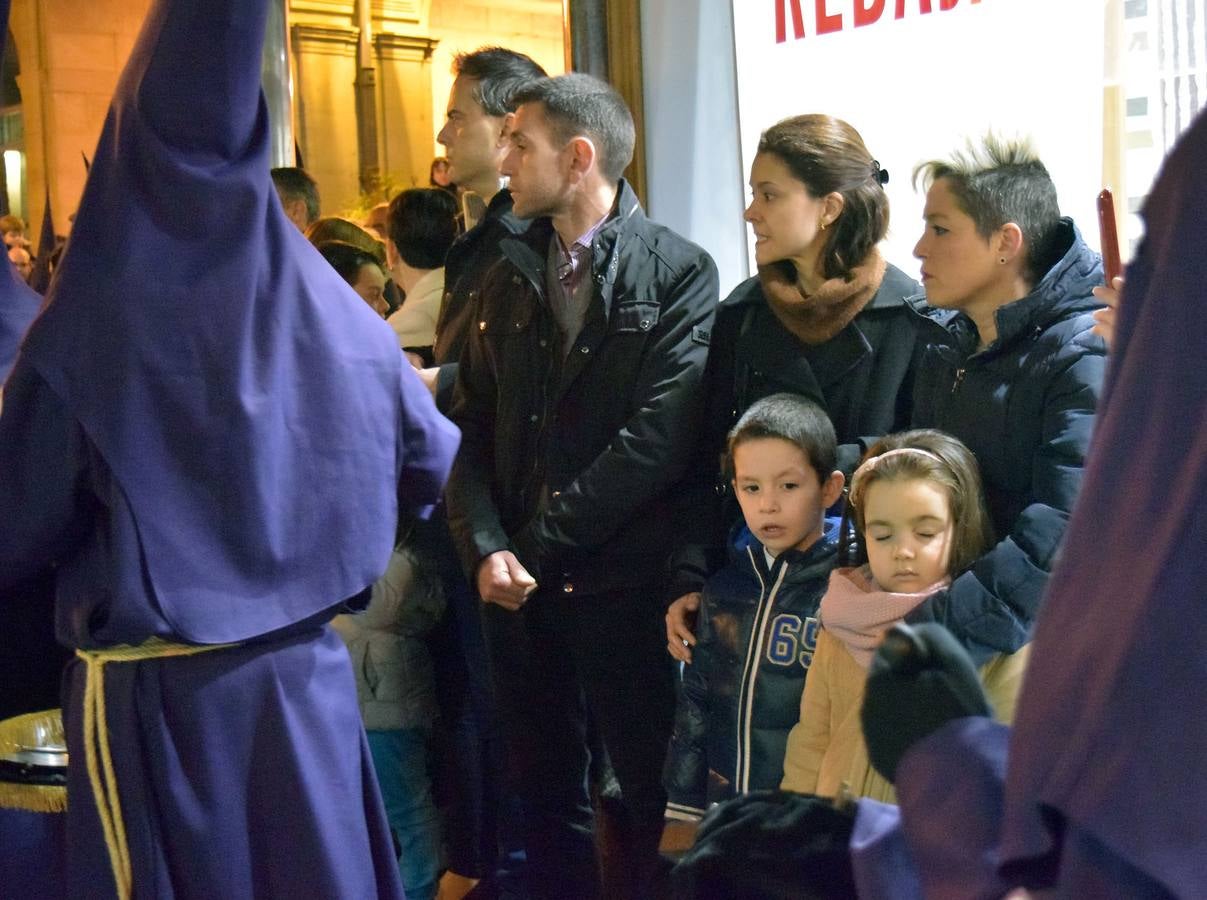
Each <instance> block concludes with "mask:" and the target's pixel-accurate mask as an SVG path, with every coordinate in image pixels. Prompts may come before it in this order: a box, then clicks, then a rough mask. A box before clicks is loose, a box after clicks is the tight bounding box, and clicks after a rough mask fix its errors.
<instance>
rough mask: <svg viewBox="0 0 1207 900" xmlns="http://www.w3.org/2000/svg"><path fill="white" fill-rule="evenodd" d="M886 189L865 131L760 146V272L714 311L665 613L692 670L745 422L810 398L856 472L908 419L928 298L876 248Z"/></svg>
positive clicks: (792, 136) (814, 120)
mask: <svg viewBox="0 0 1207 900" xmlns="http://www.w3.org/2000/svg"><path fill="white" fill-rule="evenodd" d="M887 180H888V173H887V172H886V171H885V170H884V169H883V168H881V166H880V164H879V163H878V162H877V161H876V160H875V159H873V158H872V155H871V153H870V152H869V151H868V149H867V147H866V146H865V145H864V143H863V139H862V138H861V137H860V135H859V132H857V131H856V130H855V129H854V128H852V127H851V126H850V125H849V124H847V123H846V122H844V121H842V120H841V119H836V118H834V117H832V116H825V115H816V114H814V115H803V116H794V117H792V118H789V119H784V120H783V121H781V122H779V123H777V124H775V125H773V126H772V127H771V128H769V129H767V131H765V132H764V133H763V135H762V137H761V139H760V140H759V148H758V153H757V155H756V156H755V159H754V162H753V164H752V165H751V170H750V190H751V193H752V196H751V200H750V205H749V206H748V207H747V208H746V214H745V218H746V221H747V222H748V223H750V226H751V229H752V230H753V232H754V238H755V251H754V252H755V261H756V262H757V263H758V266H759V273H758V275H757V276H755V277H753V278H750V279H748V280H747V281H745V282H743V283H742V284H740V285H738V287H737V288H735V289H734V290H733V292H732V293H730V295H729V296H728V297H726V298H725V300H724V301H722V303H721V306H720V307H719V308H718V310H717V324H716V328H715V329H714V331H713V336H712V348H711V350H710V351H709V359H708V373H707V390H706V393H707V396H708V398H709V407H708V413H707V416H706V419H705V423H704V432H703V434H702V435H701V437H700V439H699V440H698V441H697V446H698V448H699V450H698V453H697V457H696V461H695V465H694V467H693V468H694V472H695V477H694V478H693V483H692V488H691V490H690V492H689V493H688V495H687V496H686V497H685V500H684V505H685V510H686V511H685V514H684V519H685V521H690V522H692V523H693V525H694V527H693V532H694V534H693V538H692V541H691V542H690V544H689V545H688V548H687V551H686V552H684V553H683V554H682V555H681V556H680V558H679V559H677V560H674V561H673V572H672V587H671V592H670V596H671V597H677V598H678V599H677V600H675V602H674V603H672V604H671V606H670V608H669V609H668V611H667V616H666V635H667V642H668V643H667V646H668V649H669V650H670V653H671V655H672V656H674V657H675V658H676V659H679V660H683V661H690V660H691V655H692V654H691V647H692V645H693V644H694V643H695V640H696V638H695V635H694V634H693V633H692V624H691V623H692V620H693V619H694V615H695V611H696V610H697V609H698V608H699V603H700V595H699V593H698V591H699V586H700V585H701V584H703V581H704V579H705V578H706V577H707V576H708V575H710V574H711V573H713V572H715V571H717V570H718V569H719V568H720V567H721V566H722V565H724V563H725V561H726V559H727V558H728V555H729V551H728V550H727V545H728V543H729V541H728V536H729V531H730V528H731V526H733V525H735V524H736V523H737V522H738V519H739V516H738V511H737V508H736V505H735V504H734V501H733V494H732V492H731V491H730V490H729V488H728V486H727V485H725V484H724V483H722V482H721V480H720V478H719V475H720V473H719V469H718V466H717V460H718V459H720V456H721V453H722V450H723V449H724V446H725V435H726V433H727V432H728V431H729V429H730V428H731V427H732V426H733V423H734V422H735V421H736V420H737V419H738V417H739V416H740V415H741V414H742V413H743V412H744V411H745V410H746V409H747V408H748V407H749V406H750V405H751V404H752V403H754V402H755V401H756V400H758V399H760V398H761V397H765V396H768V395H770V394H774V393H777V392H781V391H786V392H789V393H793V394H797V395H799V396H801V397H805V398H806V399H809V400H812V401H813V402H814V403H817V404H818V405H819V406H821V408H822V409H823V410H825V412H826V414H827V415H828V416H829V418H830V420H831V421H832V422H833V423H834V429H835V431H836V433H837V436H838V444H839V447H838V468H839V469H841V470H842V471H843V472H844V473H847V474H849V473H850V472H851V471H852V470H853V469H854V468H855V466H856V464H857V463H858V462H859V459H860V457H861V456H862V455H863V451H864V450H865V449H866V447H867V445H868V444H869V443H870V441H871V440H874V439H875V438H878V437H880V436H881V435H884V434H887V433H888V432H890V431H897V430H900V429H902V428H904V427H906V426H907V425H908V423H909V415H910V406H911V394H910V388H911V385H912V382H913V373H914V367H915V363H916V358H917V356H918V353H919V351H920V349H921V345H920V343H919V342H918V337H917V332H918V328H917V324H916V322H915V319H916V318H917V317H916V316H915V315H914V314H913V312H912V311H911V309H910V307H909V306H908V305H907V304H906V302H905V301H906V298H907V297H910V296H913V295H915V294H919V293H920V292H921V288H920V287H919V285H918V283H917V282H915V281H914V280H913V279H912V278H910V277H909V276H907V275H906V274H905V273H903V272H902V271H901V270H900V269H898V268H897V267H896V266H893V265H891V264H889V263H887V262H885V260H884V259H883V258H882V257H881V255H880V251H879V250H878V249H877V245H878V244H879V243H880V241H881V240H883V238H884V235H885V233H886V231H887V230H888V223H889V205H888V197H887V195H886V194H885V192H884V184H885V183H886V182H887Z"/></svg>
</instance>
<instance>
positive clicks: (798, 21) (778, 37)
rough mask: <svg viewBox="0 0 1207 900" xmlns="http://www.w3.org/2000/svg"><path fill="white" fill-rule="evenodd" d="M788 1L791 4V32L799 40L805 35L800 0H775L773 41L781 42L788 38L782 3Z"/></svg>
mask: <svg viewBox="0 0 1207 900" xmlns="http://www.w3.org/2000/svg"><path fill="white" fill-rule="evenodd" d="M785 3H790V4H791V6H792V33H793V34H794V35H795V36H796V39H797V40H798V41H799V40H800V39H801V38H803V37H804V36H805V17H804V16H802V15H801V11H800V0H775V42H776V43H777V44H782V43H784V41H786V40H788V29H787V23H786V22H785V21H784V19H785V18H786V15H785V12H784V4H785Z"/></svg>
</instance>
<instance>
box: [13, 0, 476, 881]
mask: <svg viewBox="0 0 1207 900" xmlns="http://www.w3.org/2000/svg"><path fill="white" fill-rule="evenodd" d="M266 8H267V2H266V0H208V2H205V3H199V2H195V0H193V2H189V0H159V2H156V3H155V4H154V5H153V7H152V9H151V11H150V12H149V14H148V17H147V20H146V22H145V24H144V26H143V30H142V33H141V35H140V37H139V39H138V42H137V43H136V45H135V47H134V49H133V52H132V54H131V56H130V59H129V62H128V64H127V66H126V69H125V71H124V73H123V75H122V78H121V80H120V82H119V85H118V89H117V92H116V94H115V96H114V99H113V103H112V106H111V108H110V111H109V115H108V118H107V119H106V122H105V126H104V130H103V133H102V135H101V139H100V143H99V145H98V147H97V150H96V154H95V157H94V161H93V164H92V168H91V171H90V175H89V179H88V183H87V185H86V188H85V191H84V196H83V199H82V200H81V203H80V207H79V212H78V215H77V218H76V222H75V227H74V229H73V233H72V237H71V242H70V245H69V247H68V249H67V251H66V253H65V254H64V257H63V260H62V263H61V266H60V268H59V270H58V272H57V275H56V278H55V283H54V285H53V286H52V288H51V291H50V294H49V296H48V298H47V308H46V310H45V313H44V314H43V315H42V316H40V317H39V318H38V320H37V322H36V323H35V324H34V326H33V327H32V328H31V329H30V331H29V333H28V336H27V338H26V342H25V345H24V350H23V352H22V355H21V357H20V360H19V362H18V364H17V366H16V368H15V369H14V371H13V374H12V377H11V378H10V379H9V382H8V385H7V389H6V395H5V406H4V410H3V414H2V415H0V473H2V476H0V479H2V480H0V589H3V588H4V587H5V586H6V585H8V584H11V583H14V582H16V581H17V580H18V579H22V578H25V577H28V576H30V575H32V574H35V573H38V572H41V571H43V570H45V569H46V568H47V567H48V566H49V567H53V569H54V573H55V575H54V577H55V594H56V598H55V617H56V628H57V634H58V639H59V640H60V642H62V643H63V644H65V645H67V646H70V647H73V648H85V649H95V648H107V647H111V646H113V645H120V644H127V645H138V644H141V643H143V642H144V641H146V640H147V639H148V638H151V637H157V638H161V639H163V640H166V641H171V642H174V643H189V644H200V645H205V644H224V643H231V642H238V646H236V647H233V648H225V649H219V650H213V651H211V652H205V653H201V654H198V655H195V656H188V657H177V658H158V659H148V660H143V661H140V662H125V663H112V664H110V665H108V666H107V667H106V670H105V671H106V680H105V691H104V696H105V699H106V705H107V708H108V711H107V716H106V719H107V730H108V741H109V744H110V746H111V748H112V753H113V757H114V765H115V769H116V777H115V781H116V784H117V790H118V795H119V797H120V800H121V806H122V809H123V820H124V825H125V829H126V832H127V835H128V844H129V852H130V859H131V868H132V883H133V886H134V896H136V897H175V898H182V897H193V896H196V897H249V896H253V895H255V896H270V895H271V896H288V895H291V894H292V895H295V896H299V897H302V896H330V897H337V896H338V897H372V896H385V897H397V896H401V886H400V884H399V880H398V871H397V866H396V863H395V860H394V853H393V849H392V846H391V841H390V836H389V832H388V829H387V826H386V824H385V819H384V815H383V813H382V809H381V802H380V799H379V797H378V791H377V784H376V781H375V779H374V777H373V773H372V769H371V764H370V760H369V756H368V753H367V749H366V746H365V741H364V736H363V731H362V729H361V725H360V718H359V712H358V709H357V705H356V695H355V688H354V684H353V679H352V673H351V670H350V667H349V665H348V660H347V654H346V652H345V651H344V648H343V645H342V643H341V642H340V641H339V639H338V637H336V636H335V635H334V633H333V632H332V631H331V630H330V629H329V628H328V627H326V625H325V623H326V621H327V620H328V619H329V618H330V617H331V615H332V614H333V612H334V610H335V609H336V608H337V607H338V606H339V605H341V604H342V603H343V602H344V601H345V600H347V599H348V598H351V597H354V596H355V595H357V594H359V593H360V592H361V591H363V590H364V589H365V588H367V587H368V586H369V585H370V584H371V583H372V582H373V581H374V580H375V579H376V578H377V577H378V576H379V575H380V574H381V572H382V571H383V570H384V569H385V566H386V562H387V558H388V556H389V553H390V549H391V547H392V545H393V541H394V536H395V530H396V526H397V523H398V516H399V511H400V508H401V509H402V510H404V511H409V512H412V513H418V514H424V513H425V512H426V510H427V509H428V508H429V507H430V505H431V504H434V503H435V502H436V501H437V499H438V497H439V493H440V490H441V488H442V486H443V482H444V479H445V477H446V476H447V473H448V470H449V467H450V466H451V462H452V457H453V455H454V453H455V450H456V445H457V432H456V429H455V428H454V427H453V426H452V425H451V424H450V423H448V422H447V421H446V420H445V419H443V417H441V416H440V415H439V414H438V413H437V411H436V409H435V406H434V404H433V402H432V400H431V397H430V396H429V394H428V393H427V391H426V389H425V388H424V387H423V386H422V384H421V383H420V381H419V379H418V378H417V377H416V376H415V374H414V373H413V372H412V371H411V370H410V368H409V366H407V365H405V362H404V360H403V359H402V357H401V354H400V352H399V350H398V347H397V344H396V343H395V340H394V336H393V332H392V331H391V329H390V328H389V326H388V325H386V324H385V322H384V321H381V320H380V319H377V318H376V317H375V316H374V315H373V313H372V311H371V310H370V309H369V308H368V307H367V306H366V305H365V304H364V303H363V301H361V300H360V298H359V297H357V296H356V295H355V294H354V293H353V292H352V291H351V289H350V288H348V287H347V285H346V284H344V282H343V280H342V279H341V278H340V277H339V276H338V275H337V274H336V273H335V272H334V271H333V270H332V269H331V268H330V267H329V266H328V265H327V264H326V262H325V261H324V260H323V259H322V258H321V257H320V256H319V255H318V254H317V253H316V252H315V251H314V250H313V248H311V247H310V245H309V244H308V243H307V242H306V241H305V240H304V238H303V237H302V236H301V234H299V233H298V232H297V230H296V229H295V228H294V227H293V226H292V225H291V224H290V223H289V222H288V221H287V220H286V218H285V216H284V213H283V212H282V210H281V208H280V203H279V201H278V199H277V195H276V193H275V191H274V190H273V187H272V183H271V180H270V178H269V174H268V170H269V157H268V132H267V128H268V118H267V114H266V108H265V105H264V102H263V99H262V97H261V94H260V86H259V85H260V81H259V70H260V48H261V44H262V40H263V35H264V27H265V17H266V12H267V9H266ZM47 613H48V614H49V610H48V611H47ZM84 670H85V667H84V665H83V663H81V662H75V663H73V664H72V665H71V666H70V667H69V669H68V673H67V676H66V678H65V680H64V697H63V705H64V720H65V724H66V726H67V732H68V746H69V750H70V754H71V759H72V763H71V765H70V766H69V772H68V798H69V799H68V806H69V809H68V833H67V857H68V859H67V891H68V893H69V894H71V895H73V896H89V897H103V896H111V895H112V894H113V892H114V890H115V888H114V884H115V882H114V878H113V874H112V872H113V868H112V866H111V862H110V858H109V854H108V853H107V851H106V846H105V842H104V840H103V839H102V836H101V829H100V823H99V820H98V817H97V813H96V807H95V804H94V796H93V791H92V789H91V786H90V781H89V778H88V776H87V774H86V772H85V767H84V766H83V764H82V763H83V761H84V758H85V753H84V749H83V747H84V736H83V731H82V722H81V706H82V693H83V690H84V684H85V671H84Z"/></svg>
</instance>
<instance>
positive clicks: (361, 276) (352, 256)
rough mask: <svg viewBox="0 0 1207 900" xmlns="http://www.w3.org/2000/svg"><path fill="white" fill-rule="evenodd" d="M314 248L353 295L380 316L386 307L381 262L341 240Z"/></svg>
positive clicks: (384, 278)
mask: <svg viewBox="0 0 1207 900" xmlns="http://www.w3.org/2000/svg"><path fill="white" fill-rule="evenodd" d="M315 249H317V250H318V252H319V254H320V255H321V256H322V257H323V259H325V260H327V262H329V263H330V264H331V268H333V269H335V271H336V272H338V273H339V277H340V278H342V279H344V281H346V282H347V283H348V286H349V287H351V288H352V290H354V291H356V294H357V296H358V297H360V298H361V299H362V300H364V301H365V303H367V304H369V308H370V309H371V310H373V312H375V313H377V314H378V315H379V316H381V317H382V318H383V319H384V318H385V316H386V311H387V309H388V307H387V305H386V299H385V286H386V273H385V272H384V271H382V268H381V264H380V263H378V262H377V260H376V259H374V258H373V257H372V256H371V255H370V254H368V253H366V252H365V251H364V250H361V249H360V248H359V247H353V246H352V245H351V244H345V243H344V242H343V241H327V242H325V243H322V244H319V245H318V246H317V247H316V248H315Z"/></svg>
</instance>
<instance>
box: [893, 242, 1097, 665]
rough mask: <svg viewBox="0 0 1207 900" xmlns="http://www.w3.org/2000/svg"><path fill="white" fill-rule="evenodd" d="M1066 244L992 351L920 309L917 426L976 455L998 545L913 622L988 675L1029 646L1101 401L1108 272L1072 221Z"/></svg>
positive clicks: (963, 319) (966, 322)
mask: <svg viewBox="0 0 1207 900" xmlns="http://www.w3.org/2000/svg"><path fill="white" fill-rule="evenodd" d="M1057 243H1058V246H1060V247H1062V248H1063V253H1062V254H1061V256H1060V258H1059V259H1058V260H1057V262H1056V263H1055V264H1054V265H1053V266H1051V268H1049V269H1048V271H1047V274H1045V275H1044V276H1043V278H1041V279H1040V281H1039V282H1038V283H1037V284H1036V285H1035V288H1034V289H1033V290H1032V291H1031V293H1030V294H1028V295H1027V296H1026V297H1023V298H1022V299H1021V300H1017V301H1015V302H1013V303H1008V304H1006V305H1005V306H1003V307H1002V308H1001V309H999V310H998V311H997V314H996V319H997V338H996V339H995V340H994V341H993V343H991V344H990V345H989V346H988V347H986V348H985V349H984V350H980V351H978V350H977V345H978V343H979V338H978V335H977V330H976V326H975V325H973V323H972V320H971V319H969V318H968V317H967V316H966V315H964V314H963V313H954V312H950V311H945V310H936V309H933V308H930V307H926V306H924V305H921V304H919V306H918V311H919V313H920V315H921V317H922V319H923V323H924V325H925V327H924V328H923V330H922V334H923V336H924V338H925V340H926V341H927V347H926V349H925V351H924V353H923V357H922V362H921V365H920V367H919V370H918V374H917V378H916V381H915V383H914V414H913V426H914V427H915V428H937V429H939V430H941V431H946V432H948V433H949V434H952V435H954V436H955V437H957V438H959V439H960V440H961V441H963V442H964V443H965V444H967V445H968V447H969V448H970V449H971V450H972V451H973V453H974V454H976V458H977V463H978V464H979V465H980V469H981V477H982V480H983V482H984V487H985V498H986V500H987V502H988V506H989V515H990V518H991V519H992V521H993V527H994V531H995V533H996V534H997V537H998V539H999V543H998V544H997V545H996V546H995V547H993V548H992V549H991V550H990V551H989V552H988V553H986V554H985V555H984V556H982V557H981V558H980V559H978V560H977V561H976V563H975V564H974V565H973V567H972V568H971V569H970V570H969V571H967V572H965V573H963V574H962V575H960V576H959V577H957V578H956V580H955V581H954V582H953V583H952V585H951V588H950V590H948V591H940V592H939V593H938V594H935V595H934V596H933V597H932V598H930V599H929V600H927V601H926V602H925V603H924V604H922V606H920V607H919V608H918V609H917V610H915V611H914V612H913V613H911V614H910V615H909V616H907V617H906V619H907V621H910V622H916V621H926V620H928V619H933V620H935V621H938V622H941V623H942V624H944V625H946V626H947V627H948V628H949V629H950V630H951V631H952V632H953V633H954V634H955V635H956V636H957V637H958V638H960V639H961V641H962V642H963V643H964V645H965V646H966V647H967V648H968V650H969V652H970V653H971V654H972V656H973V659H974V660H975V661H976V662H977V664H978V665H979V664H981V663H984V662H985V661H986V660H987V659H988V658H989V657H990V656H992V655H994V654H995V653H1013V652H1014V651H1016V650H1018V649H1019V647H1021V646H1022V645H1023V644H1025V643H1026V642H1027V641H1028V640H1030V635H1031V629H1032V626H1033V624H1034V622H1035V616H1036V614H1037V612H1038V610H1039V603H1040V599H1041V597H1042V595H1043V592H1044V588H1045V587H1046V586H1047V583H1048V573H1049V572H1051V570H1052V564H1053V559H1054V556H1055V554H1056V551H1057V549H1058V547H1059V545H1060V540H1061V537H1062V536H1063V534H1064V530H1065V527H1066V525H1067V523H1068V517H1069V512H1070V510H1072V508H1073V501H1074V500H1075V499H1076V498H1077V493H1078V491H1079V489H1080V488H1081V479H1082V474H1083V469H1084V467H1085V457H1086V452H1087V450H1088V449H1089V445H1090V433H1091V430H1092V428H1093V424H1094V413H1095V410H1096V408H1097V406H1098V398H1099V396H1100V394H1101V391H1102V382H1103V376H1104V373H1105V369H1106V346H1105V344H1103V342H1102V339H1101V338H1098V337H1096V336H1094V335H1092V334H1091V333H1090V329H1091V327H1093V324H1094V320H1093V317H1092V315H1091V312H1092V311H1093V310H1094V309H1096V308H1098V307H1100V306H1101V305H1102V304H1101V303H1100V302H1099V301H1098V300H1097V299H1096V298H1095V297H1094V296H1093V295H1092V294H1091V290H1092V289H1093V288H1094V287H1095V286H1096V285H1099V284H1102V283H1103V275H1102V263H1101V260H1100V259H1099V257H1098V254H1097V253H1095V252H1094V251H1092V250H1091V249H1090V248H1089V247H1088V246H1086V243H1085V241H1083V240H1082V238H1081V235H1080V233H1079V232H1078V231H1077V228H1076V227H1075V226H1074V225H1073V222H1072V220H1070V219H1063V220H1062V221H1061V225H1060V235H1059V238H1058V241H1057Z"/></svg>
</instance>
